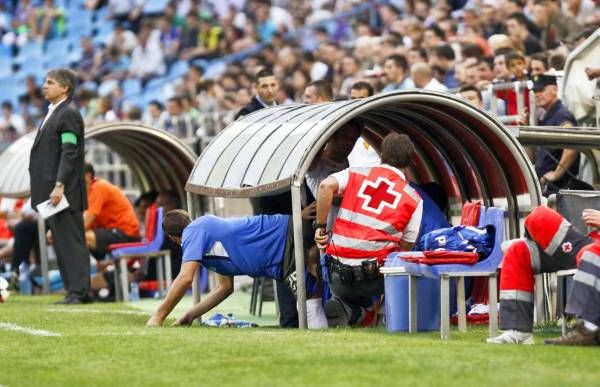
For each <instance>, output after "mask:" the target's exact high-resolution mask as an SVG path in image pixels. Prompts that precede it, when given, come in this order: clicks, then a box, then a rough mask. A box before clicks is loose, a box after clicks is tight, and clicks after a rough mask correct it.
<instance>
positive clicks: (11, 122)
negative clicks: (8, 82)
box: [0, 101, 25, 136]
mask: <svg viewBox="0 0 600 387" xmlns="http://www.w3.org/2000/svg"><path fill="white" fill-rule="evenodd" d="M11 128H12V129H11ZM11 130H14V134H17V135H19V136H20V135H23V134H25V120H24V119H23V117H22V116H21V115H20V114H15V113H13V107H12V103H10V102H9V101H4V102H2V116H0V133H8V132H9V131H11Z"/></svg>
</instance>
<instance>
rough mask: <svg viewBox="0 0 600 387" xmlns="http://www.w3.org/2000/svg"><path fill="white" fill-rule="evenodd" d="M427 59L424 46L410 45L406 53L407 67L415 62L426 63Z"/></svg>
mask: <svg viewBox="0 0 600 387" xmlns="http://www.w3.org/2000/svg"><path fill="white" fill-rule="evenodd" d="M428 59H429V57H428V56H427V51H426V50H425V49H424V48H416V47H412V48H411V49H410V50H408V53H407V54H406V60H407V61H408V66H409V67H412V65H414V64H415V63H427V62H428Z"/></svg>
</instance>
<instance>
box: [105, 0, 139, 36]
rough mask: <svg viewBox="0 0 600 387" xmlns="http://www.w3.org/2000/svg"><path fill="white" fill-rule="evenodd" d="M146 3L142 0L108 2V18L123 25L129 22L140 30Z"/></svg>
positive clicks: (133, 28) (110, 0) (132, 27)
mask: <svg viewBox="0 0 600 387" xmlns="http://www.w3.org/2000/svg"><path fill="white" fill-rule="evenodd" d="M143 6H144V2H143V1H142V0H108V17H109V18H112V19H114V20H115V22H117V24H121V23H124V22H127V23H129V24H130V25H131V29H132V30H133V31H137V30H138V26H139V23H140V18H141V16H142V10H143Z"/></svg>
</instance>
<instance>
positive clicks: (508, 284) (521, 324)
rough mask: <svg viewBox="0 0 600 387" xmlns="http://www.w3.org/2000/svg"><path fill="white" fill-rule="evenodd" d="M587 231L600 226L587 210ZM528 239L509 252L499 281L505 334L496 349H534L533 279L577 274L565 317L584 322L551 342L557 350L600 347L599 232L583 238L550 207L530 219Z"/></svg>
mask: <svg viewBox="0 0 600 387" xmlns="http://www.w3.org/2000/svg"><path fill="white" fill-rule="evenodd" d="M582 216H583V219H584V221H585V222H586V224H587V225H588V226H592V227H600V211H597V210H594V209H586V210H584V211H583V214H582ZM525 230H526V237H525V238H523V239H517V240H515V241H513V242H512V243H511V244H510V245H509V247H508V248H507V249H506V252H505V254H504V261H503V263H502V275H501V278H500V328H501V329H503V330H505V332H504V333H502V334H501V335H499V336H497V337H494V338H490V339H487V342H488V343H492V344H533V343H534V340H533V334H532V331H533V300H534V294H533V289H534V281H535V280H534V275H535V274H538V273H550V272H555V271H558V270H566V269H574V268H575V267H577V272H576V274H575V276H574V277H573V286H572V288H571V291H570V294H569V298H568V301H567V309H566V312H567V313H570V314H573V315H575V316H577V317H578V318H579V319H580V320H579V322H578V323H577V325H576V326H575V328H574V329H573V330H572V331H571V332H569V333H568V334H567V335H565V336H562V337H560V338H558V339H553V340H546V344H554V345H600V331H599V330H598V325H600V242H599V241H598V240H597V236H598V233H597V232H594V233H592V234H590V235H584V234H582V233H581V232H579V230H577V229H576V228H575V227H574V226H573V225H571V224H570V223H569V222H568V221H567V220H566V219H564V218H563V217H562V216H561V215H560V214H559V213H558V212H556V211H554V210H552V209H550V208H548V207H537V208H536V209H534V210H533V211H532V212H531V214H529V215H528V216H527V217H526V218H525Z"/></svg>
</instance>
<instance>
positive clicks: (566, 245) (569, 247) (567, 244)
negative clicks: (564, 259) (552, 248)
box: [562, 242, 573, 254]
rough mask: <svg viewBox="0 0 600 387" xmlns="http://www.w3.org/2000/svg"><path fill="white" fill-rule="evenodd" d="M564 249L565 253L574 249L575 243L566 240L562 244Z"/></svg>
mask: <svg viewBox="0 0 600 387" xmlns="http://www.w3.org/2000/svg"><path fill="white" fill-rule="evenodd" d="M562 251H563V253H567V254H568V253H570V252H571V251H573V245H572V244H571V242H565V243H563V244H562Z"/></svg>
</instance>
